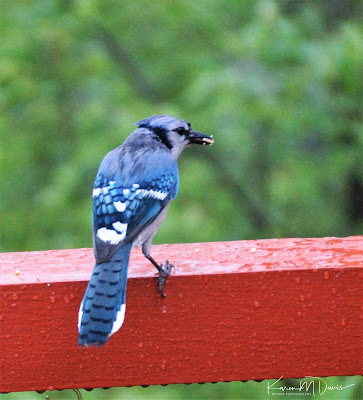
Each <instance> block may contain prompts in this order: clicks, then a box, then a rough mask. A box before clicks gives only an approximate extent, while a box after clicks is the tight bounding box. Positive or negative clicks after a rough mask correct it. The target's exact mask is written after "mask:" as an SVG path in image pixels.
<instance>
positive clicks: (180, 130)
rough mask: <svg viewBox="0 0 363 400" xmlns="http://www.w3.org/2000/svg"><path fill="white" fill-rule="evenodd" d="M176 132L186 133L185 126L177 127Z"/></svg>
mask: <svg viewBox="0 0 363 400" xmlns="http://www.w3.org/2000/svg"><path fill="white" fill-rule="evenodd" d="M175 132H177V133H179V135H185V134H186V131H185V128H183V127H179V128H176V129H175Z"/></svg>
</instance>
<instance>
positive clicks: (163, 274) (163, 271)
mask: <svg viewBox="0 0 363 400" xmlns="http://www.w3.org/2000/svg"><path fill="white" fill-rule="evenodd" d="M145 257H146V258H147V259H148V260H149V261H150V262H151V263H152V264H153V265H154V266H155V268H156V269H157V270H158V271H159V276H158V288H159V293H160V294H161V297H166V294H165V293H164V291H163V289H164V284H165V281H166V278H167V277H168V276H169V275H170V272H171V270H172V269H173V268H174V266H173V265H171V264H170V263H169V261H168V260H166V261H165V267H164V268H163V264H160V265H159V264H158V263H157V262H156V261H155V260H154V259H153V258H152V257H151V256H150V255H145Z"/></svg>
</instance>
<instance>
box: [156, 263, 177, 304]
mask: <svg viewBox="0 0 363 400" xmlns="http://www.w3.org/2000/svg"><path fill="white" fill-rule="evenodd" d="M173 268H174V266H173V265H172V264H170V263H169V261H168V260H166V261H165V267H164V268H163V264H160V269H159V276H158V283H159V285H158V287H159V293H160V294H161V297H166V294H165V293H164V284H165V281H166V278H167V277H168V276H169V275H170V273H171V270H172V269H173Z"/></svg>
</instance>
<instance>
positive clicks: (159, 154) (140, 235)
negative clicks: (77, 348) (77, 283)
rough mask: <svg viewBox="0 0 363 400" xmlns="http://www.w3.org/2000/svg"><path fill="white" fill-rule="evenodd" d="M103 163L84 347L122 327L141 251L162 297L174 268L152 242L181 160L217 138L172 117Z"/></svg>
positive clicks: (145, 127)
mask: <svg viewBox="0 0 363 400" xmlns="http://www.w3.org/2000/svg"><path fill="white" fill-rule="evenodd" d="M136 125H138V126H139V128H138V129H136V130H135V131H134V132H133V133H132V134H131V135H130V136H129V137H128V138H127V139H126V140H125V142H124V143H123V144H122V145H121V146H119V147H118V148H116V149H114V150H112V151H111V152H110V153H108V154H107V155H106V157H105V158H104V159H103V161H102V163H101V165H100V168H99V171H98V174H97V177H96V180H95V185H94V190H93V244H94V253H95V258H96V265H95V268H94V271H93V274H92V276H91V279H90V282H89V284H88V287H87V289H86V293H85V296H84V299H83V301H82V304H81V306H80V310H79V318H78V329H79V344H80V345H81V346H84V345H86V346H92V345H95V344H97V345H99V346H101V345H103V344H104V343H106V341H107V340H108V338H109V336H110V335H112V334H113V333H115V332H116V331H117V330H118V329H119V328H120V327H121V325H122V323H123V320H124V315H125V307H126V305H125V304H126V282H127V270H128V263H129V257H130V251H131V248H132V247H133V246H141V247H142V251H143V253H144V255H145V257H147V258H148V259H149V260H150V261H151V262H152V264H153V265H154V266H155V267H156V268H157V269H158V271H159V291H160V293H161V295H162V296H165V295H164V294H163V286H164V282H165V279H166V277H167V276H168V275H169V273H170V269H171V265H170V264H169V263H168V262H166V265H165V267H164V268H163V267H162V265H159V264H157V263H156V261H155V260H154V259H153V258H152V257H151V255H150V248H151V241H152V238H153V237H154V235H155V234H156V232H157V230H158V229H159V227H160V225H161V223H162V221H163V220H164V218H165V215H166V212H167V210H168V206H169V203H170V201H171V200H172V199H174V198H175V197H176V195H177V193H178V190H179V173H178V165H177V158H178V157H179V155H180V153H181V152H182V150H183V149H184V148H185V147H186V146H188V145H189V144H192V143H195V144H209V145H210V144H212V143H213V139H212V137H210V136H208V135H206V134H203V133H201V132H197V131H194V130H192V129H191V128H190V124H188V123H186V122H185V121H183V120H179V119H177V118H174V117H170V116H154V117H149V118H146V119H144V120H142V121H139V122H138V123H136Z"/></svg>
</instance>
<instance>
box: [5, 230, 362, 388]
mask: <svg viewBox="0 0 363 400" xmlns="http://www.w3.org/2000/svg"><path fill="white" fill-rule="evenodd" d="M152 254H153V256H154V257H155V259H156V260H160V261H164V260H165V259H169V260H170V261H172V263H173V264H174V265H175V267H176V268H175V273H174V275H173V276H171V277H170V278H169V279H168V281H167V283H166V285H165V292H166V293H167V297H166V298H165V299H162V298H161V297H160V295H158V292H157V283H156V278H155V274H154V272H155V271H154V268H153V267H152V265H151V264H150V263H149V262H148V261H147V260H146V259H144V257H143V256H142V255H141V254H140V253H138V252H136V251H135V252H133V253H132V257H131V262H130V272H129V277H130V279H129V283H128V293H127V312H126V319H125V323H124V326H123V327H122V328H121V330H120V331H119V332H117V333H116V334H115V335H113V336H112V337H111V338H110V340H109V342H108V343H107V344H106V346H104V347H102V348H78V347H77V335H78V333H77V313H78V308H79V304H80V301H81V299H82V297H83V293H84V290H85V288H86V284H87V280H88V279H89V277H90V274H91V271H92V269H93V262H94V261H93V254H92V250H91V249H75V250H54V251H37V252H24V253H3V254H0V281H1V286H0V326H1V329H0V352H1V353H0V362H1V373H0V392H9V391H28V390H46V389H65V388H95V387H111V386H132V385H153V384H168V383H190V382H217V381H234V380H249V379H255V380H260V379H267V378H276V379H277V378H280V377H281V376H284V378H297V377H304V376H336V375H357V374H362V372H363V368H362V358H361V350H362V348H361V332H362V309H361V306H362V298H361V295H362V292H361V289H362V277H363V267H362V266H363V236H356V237H348V238H322V239H272V240H255V241H236V242H222V243H197V244H179V245H163V246H154V247H153V248H152Z"/></svg>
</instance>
